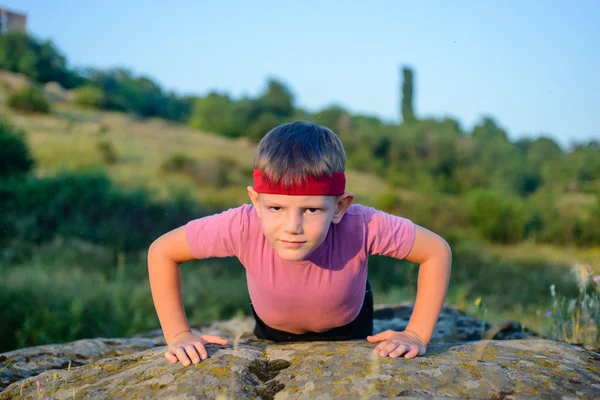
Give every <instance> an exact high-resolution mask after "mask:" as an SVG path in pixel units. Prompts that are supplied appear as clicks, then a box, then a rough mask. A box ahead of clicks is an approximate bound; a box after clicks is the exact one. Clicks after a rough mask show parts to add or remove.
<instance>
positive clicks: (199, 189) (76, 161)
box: [0, 72, 387, 207]
mask: <svg viewBox="0 0 600 400" xmlns="http://www.w3.org/2000/svg"><path fill="white" fill-rule="evenodd" d="M22 79H23V78H21V79H19V77H18V76H17V75H15V74H10V73H7V72H3V73H2V74H1V75H0V82H1V83H2V86H4V88H3V90H2V91H1V92H0V112H1V113H2V114H4V115H5V116H6V117H7V119H8V120H9V121H10V122H11V123H13V124H14V125H16V126H18V127H19V128H21V129H23V130H24V131H25V132H26V133H27V140H28V144H29V146H30V148H31V151H32V153H33V156H34V158H35V159H36V161H37V166H36V174H37V175H38V176H47V175H53V174H56V173H57V172H60V171H81V170H84V169H103V170H106V172H107V173H108V174H109V176H110V177H111V178H112V179H113V180H114V181H115V182H116V183H118V184H119V185H122V186H123V187H126V188H134V187H142V188H144V189H147V190H149V191H151V192H152V193H154V195H155V196H156V197H157V198H158V199H164V198H165V197H167V196H169V195H172V194H174V193H185V194H186V195H189V196H191V197H193V198H195V199H197V200H198V201H200V202H202V203H207V204H211V205H217V206H223V207H227V206H232V205H236V204H239V203H240V202H246V201H247V194H246V189H245V188H246V186H247V185H249V184H251V171H252V162H253V156H254V150H255V145H254V144H252V143H251V142H249V141H248V140H245V139H238V140H234V139H229V138H226V137H223V136H219V135H215V134H210V133H205V132H200V131H197V130H194V129H191V128H188V127H187V126H185V125H182V124H177V123H174V122H170V121H166V120H161V119H156V118H152V119H140V118H138V117H136V116H132V115H127V114H125V113H119V112H110V111H99V110H89V109H83V108H79V107H76V106H73V105H71V104H69V103H68V102H66V101H59V102H54V103H53V111H52V113H51V114H50V115H43V114H22V113H17V112H14V111H12V110H10V109H9V108H7V107H6V105H5V99H6V95H7V89H6V87H7V86H10V87H22V85H23V84H24V83H23V82H22V81H21V80H22ZM25 84H26V83H25ZM65 97H67V96H65ZM106 148H110V150H108V152H111V154H114V158H115V160H114V161H111V162H107V160H106V158H105V154H106V152H107V150H106ZM173 157H183V158H185V159H191V160H196V162H197V163H198V169H200V171H199V172H200V175H201V176H200V177H199V179H194V178H193V175H194V174H185V173H167V172H165V171H164V168H163V166H164V164H165V163H166V162H168V161H169V159H171V158H173ZM219 162H224V163H225V164H226V167H228V168H230V170H231V171H232V172H233V175H234V176H233V177H232V178H231V179H229V181H230V182H229V184H228V185H227V186H226V187H221V188H219V190H215V189H216V188H215V187H214V185H212V184H208V182H202V180H203V178H204V180H210V178H206V175H210V174H211V173H213V171H211V170H214V169H218V164H219ZM198 180H200V181H198ZM348 187H349V188H350V190H351V191H353V192H354V193H355V194H356V195H357V199H358V200H359V201H368V200H373V199H374V198H376V197H377V196H378V195H380V194H382V193H385V192H386V190H387V186H386V184H385V183H384V182H383V181H382V180H381V179H380V178H379V177H377V176H374V175H370V174H365V173H360V172H356V171H348Z"/></svg>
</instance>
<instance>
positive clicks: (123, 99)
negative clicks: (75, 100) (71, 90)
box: [86, 68, 192, 121]
mask: <svg viewBox="0 0 600 400" xmlns="http://www.w3.org/2000/svg"><path fill="white" fill-rule="evenodd" d="M86 76H87V78H88V79H89V81H90V82H91V83H92V85H93V86H95V87H97V88H99V89H100V90H101V91H102V93H103V94H104V96H103V99H102V100H103V108H106V109H109V110H116V111H127V112H132V113H134V114H137V115H139V116H143V117H161V118H165V119H170V120H175V121H187V120H188V118H189V116H190V112H191V104H192V101H191V99H189V98H178V97H177V96H176V95H175V94H173V93H165V92H164V91H163V89H162V88H161V87H160V86H159V85H158V84H156V83H155V82H153V81H152V80H151V79H149V78H147V77H143V76H142V77H135V76H134V75H133V73H132V72H131V71H128V70H126V69H120V68H117V69H111V70H107V71H100V70H94V69H91V70H88V71H86ZM97 94H98V93H97V92H96V95H97ZM88 95H89V93H88Z"/></svg>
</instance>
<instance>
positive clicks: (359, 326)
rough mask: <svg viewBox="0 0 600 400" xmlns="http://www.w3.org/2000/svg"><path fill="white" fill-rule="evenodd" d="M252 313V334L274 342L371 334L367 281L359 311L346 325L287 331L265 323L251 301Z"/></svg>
mask: <svg viewBox="0 0 600 400" xmlns="http://www.w3.org/2000/svg"><path fill="white" fill-rule="evenodd" d="M250 308H252V314H254V319H255V320H256V325H255V326H254V334H255V335H256V337H258V338H260V339H266V340H273V341H275V342H299V341H321V340H350V339H365V338H366V337H367V336H370V335H372V334H373V292H372V291H371V285H369V281H367V288H366V291H365V299H364V301H363V305H362V307H361V309H360V312H359V313H358V315H357V316H356V318H355V319H354V320H353V321H352V322H350V323H349V324H347V325H344V326H338V327H336V328H332V329H330V330H328V331H325V332H306V333H301V334H297V333H289V332H285V331H280V330H278V329H274V328H271V327H270V326H268V325H267V324H265V323H264V322H263V321H262V320H261V319H260V318H259V317H258V315H257V314H256V311H255V310H254V307H252V303H251V304H250Z"/></svg>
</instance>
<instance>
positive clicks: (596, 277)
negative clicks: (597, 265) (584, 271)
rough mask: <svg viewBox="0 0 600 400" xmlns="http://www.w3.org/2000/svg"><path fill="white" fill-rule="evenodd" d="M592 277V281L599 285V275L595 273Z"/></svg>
mask: <svg viewBox="0 0 600 400" xmlns="http://www.w3.org/2000/svg"><path fill="white" fill-rule="evenodd" d="M593 279H594V282H596V283H597V284H598V285H600V275H596V276H595V277H594V278H593Z"/></svg>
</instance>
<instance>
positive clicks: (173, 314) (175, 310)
mask: <svg viewBox="0 0 600 400" xmlns="http://www.w3.org/2000/svg"><path fill="white" fill-rule="evenodd" d="M193 259H194V256H193V255H192V252H191V250H190V248H189V245H188V243H187V239H186V233H185V226H182V227H180V228H177V229H175V230H172V231H170V232H168V233H166V234H164V235H163V236H161V237H159V238H158V239H156V240H155V241H154V242H153V243H152V245H151V246H150V248H149V249H148V274H149V278H150V289H151V291H152V299H153V301H154V306H155V308H156V313H157V315H158V319H159V321H160V326H161V327H162V330H163V334H164V336H165V340H166V341H167V344H171V343H172V342H173V339H174V338H175V337H176V336H177V335H179V334H181V333H184V332H191V329H190V326H189V324H188V321H187V318H186V315H185V310H184V308H183V300H182V297H181V279H180V270H179V264H181V263H184V262H186V261H190V260H193Z"/></svg>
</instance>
